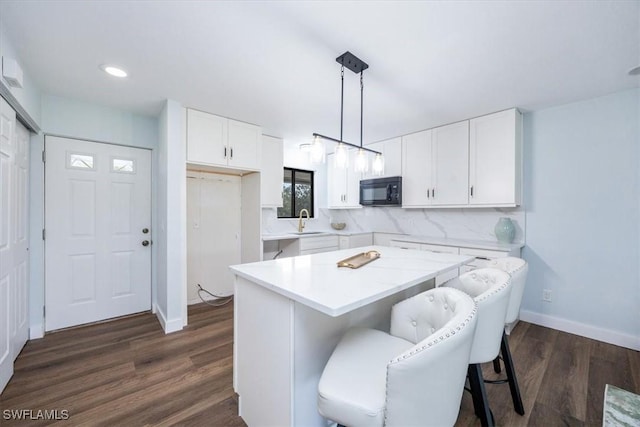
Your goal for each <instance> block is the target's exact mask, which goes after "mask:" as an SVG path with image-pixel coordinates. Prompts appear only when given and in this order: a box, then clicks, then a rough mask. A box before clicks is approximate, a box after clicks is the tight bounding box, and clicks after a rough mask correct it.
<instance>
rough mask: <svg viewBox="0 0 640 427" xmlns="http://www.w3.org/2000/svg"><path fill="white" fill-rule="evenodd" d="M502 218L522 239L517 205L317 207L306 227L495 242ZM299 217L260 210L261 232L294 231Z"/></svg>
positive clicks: (522, 218)
mask: <svg viewBox="0 0 640 427" xmlns="http://www.w3.org/2000/svg"><path fill="white" fill-rule="evenodd" d="M501 217H509V218H511V220H512V221H513V224H514V225H515V228H516V235H515V239H514V242H525V232H524V230H525V210H524V208H522V207H517V208H464V209H462V208H460V209H402V208H396V207H393V208H385V207H368V208H362V209H348V210H342V209H322V208H320V209H317V211H316V218H314V219H313V220H311V221H308V222H307V226H306V228H305V230H308V231H313V230H328V229H330V226H329V224H330V223H331V222H344V223H346V224H347V226H346V228H345V229H344V231H346V232H359V231H365V232H369V231H377V232H385V233H402V234H411V235H414V236H425V237H441V238H449V239H466V240H481V241H488V242H495V241H496V240H497V239H496V236H495V232H494V231H493V230H494V227H495V225H496V223H497V222H498V219H499V218H501ZM297 225H298V220H282V219H278V218H277V215H276V210H275V209H263V210H262V232H263V233H266V234H277V233H288V232H291V231H295V230H296V228H297Z"/></svg>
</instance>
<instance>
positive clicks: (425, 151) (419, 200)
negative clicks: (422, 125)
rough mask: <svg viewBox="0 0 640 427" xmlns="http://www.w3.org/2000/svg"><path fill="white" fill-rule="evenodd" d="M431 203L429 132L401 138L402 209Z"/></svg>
mask: <svg viewBox="0 0 640 427" xmlns="http://www.w3.org/2000/svg"><path fill="white" fill-rule="evenodd" d="M430 202H431V130H425V131H422V132H417V133H412V134H410V135H405V136H403V137H402V207H422V206H427V205H429V204H430Z"/></svg>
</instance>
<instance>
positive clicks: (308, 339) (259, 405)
mask: <svg viewBox="0 0 640 427" xmlns="http://www.w3.org/2000/svg"><path fill="white" fill-rule="evenodd" d="M370 250H376V251H378V252H379V253H380V254H381V256H380V258H379V259H377V260H375V261H373V262H371V263H369V264H367V265H365V266H363V267H361V268H359V269H349V268H338V267H337V266H336V263H337V262H338V261H339V260H342V259H344V258H347V257H349V256H352V255H356V254H358V253H361V252H366V251H370ZM473 259H474V258H473V257H469V256H463V255H453V254H444V253H433V252H425V251H418V250H406V249H400V248H392V247H386V246H368V247H364V248H357V249H346V250H340V251H334V252H325V253H320V254H313V255H304V256H297V257H292V258H282V259H277V260H273V261H263V262H255V263H250V264H242V265H235V266H231V267H230V268H231V270H232V271H233V273H234V274H235V276H236V277H235V299H234V307H235V308H234V310H235V315H234V351H233V356H234V361H233V362H234V365H233V366H234V370H233V384H234V389H235V391H236V393H238V395H239V414H240V416H241V417H242V418H243V420H244V421H245V422H246V423H247V425H249V426H250V427H254V426H278V427H280V426H304V427H307V426H309V427H311V426H327V425H329V422H328V421H327V420H325V419H324V418H322V417H321V416H320V415H319V414H318V410H317V408H316V401H317V388H318V381H319V379H320V375H321V374H322V371H323V369H324V366H325V364H326V363H327V360H329V356H330V355H331V353H332V351H333V349H334V348H335V346H336V345H337V343H338V341H339V340H340V338H341V337H342V335H343V334H344V332H345V331H346V330H347V329H348V328H350V327H353V326H364V327H370V328H376V329H380V330H383V331H389V321H390V314H391V306H392V305H393V304H395V303H396V302H398V301H401V300H403V299H406V298H408V297H410V296H413V295H415V294H417V293H419V292H422V291H424V290H426V289H428V288H430V287H432V286H433V281H432V280H431V279H433V278H434V277H436V276H438V275H440V274H442V273H444V272H446V271H448V270H451V269H455V268H458V267H460V266H461V265H463V264H466V263H468V262H471V261H472V260H473Z"/></svg>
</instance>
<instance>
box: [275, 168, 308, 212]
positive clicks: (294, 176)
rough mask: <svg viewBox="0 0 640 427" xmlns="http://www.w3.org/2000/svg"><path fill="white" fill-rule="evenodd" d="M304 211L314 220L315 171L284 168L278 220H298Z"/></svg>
mask: <svg viewBox="0 0 640 427" xmlns="http://www.w3.org/2000/svg"><path fill="white" fill-rule="evenodd" d="M302 209H306V210H307V211H309V217H310V218H313V171H307V170H302V169H293V168H284V179H283V181H282V207H281V208H278V218H298V216H299V215H300V211H301V210H302Z"/></svg>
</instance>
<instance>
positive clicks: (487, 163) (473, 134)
mask: <svg viewBox="0 0 640 427" xmlns="http://www.w3.org/2000/svg"><path fill="white" fill-rule="evenodd" d="M469 156H470V157H469V204H470V205H474V206H517V205H519V204H520V203H521V197H522V114H521V113H520V112H519V111H518V110H516V109H511V110H506V111H501V112H499V113H494V114H489V115H487V116H482V117H478V118H475V119H471V120H470V121H469Z"/></svg>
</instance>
